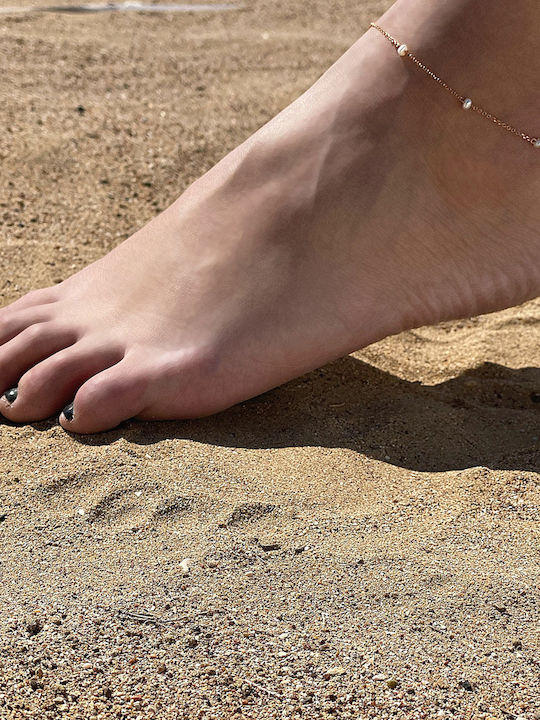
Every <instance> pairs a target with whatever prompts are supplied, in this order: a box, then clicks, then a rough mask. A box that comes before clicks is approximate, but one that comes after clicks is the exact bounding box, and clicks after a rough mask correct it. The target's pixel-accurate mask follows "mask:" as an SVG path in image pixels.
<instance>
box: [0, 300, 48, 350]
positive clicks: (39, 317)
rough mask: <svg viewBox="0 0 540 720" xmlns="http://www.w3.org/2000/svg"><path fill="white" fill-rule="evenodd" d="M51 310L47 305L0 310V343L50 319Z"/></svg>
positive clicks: (2, 343)
mask: <svg viewBox="0 0 540 720" xmlns="http://www.w3.org/2000/svg"><path fill="white" fill-rule="evenodd" d="M51 315H52V314H51V310H50V308H49V307H47V305H40V306H38V307H28V308H23V309H20V310H16V309H12V308H11V307H8V308H5V312H4V310H0V345H4V344H5V343H7V342H9V341H10V340H12V339H13V338H14V337H17V335H19V334H20V333H22V332H23V331H24V330H26V329H27V328H29V327H31V326H32V325H38V324H39V323H45V322H47V321H48V320H50V319H51Z"/></svg>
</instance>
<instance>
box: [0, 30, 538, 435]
mask: <svg viewBox="0 0 540 720" xmlns="http://www.w3.org/2000/svg"><path fill="white" fill-rule="evenodd" d="M494 148H496V149H497V150H496V152H494ZM539 161H540V151H536V150H533V149H531V147H529V146H527V145H526V144H525V143H520V141H519V140H518V139H517V138H515V137H513V136H511V135H510V134H507V133H505V132H503V131H502V130H500V128H496V127H494V126H491V125H490V124H488V123H487V122H486V121H485V120H483V119H482V118H479V117H477V116H474V117H473V116H471V115H470V114H467V113H461V114H460V111H459V109H456V107H455V101H454V99H453V98H451V97H447V96H446V95H445V93H444V92H442V91H441V90H440V88H438V87H437V86H436V85H435V84H434V83H432V82H431V81H430V80H429V79H428V78H425V77H420V76H419V75H418V74H415V73H411V72H410V69H408V68H405V67H404V65H403V63H402V61H401V60H400V59H399V58H398V57H397V56H396V54H395V51H394V50H393V48H392V47H391V46H390V45H389V44H388V43H387V41H386V40H384V38H382V37H381V36H380V35H378V33H377V32H376V31H375V30H371V31H368V32H367V33H366V35H364V36H363V37H362V38H361V39H360V40H359V41H358V42H357V43H356V44H355V45H354V46H353V48H351V50H349V51H348V52H347V53H346V54H345V55H344V56H343V57H342V58H340V60H338V62H337V63H336V64H335V65H333V66H332V68H330V70H329V71H328V72H327V73H325V75H323V76H322V78H320V79H319V80H318V81H317V83H316V84H315V85H314V86H313V87H312V88H311V89H310V90H309V91H308V92H307V93H305V94H304V95H303V96H302V97H301V98H299V99H298V100H297V101H295V102H294V103H293V104H292V105H290V106H289V107H288V108H286V109H285V110H284V111H283V112H282V113H280V114H279V115H278V116H277V117H276V118H274V120H272V121H271V122H270V123H268V124H267V125H265V126H264V127H263V128H261V130H259V131H258V132H257V133H255V135H253V136H252V137H251V138H250V139H249V140H247V141H246V142H245V143H244V144H242V145H241V146H240V147H239V148H237V149H236V150H235V151H233V152H232V153H230V154H229V155H228V156H227V157H226V158H224V159H223V160H222V161H221V162H220V163H218V165H216V166H215V167H214V168H213V169H212V170H211V171H210V172H208V173H207V174H206V175H204V176H203V177H202V178H201V179H200V180H198V181H197V182H196V183H194V184H193V185H192V186H191V187H190V188H188V190H187V191H186V192H185V193H184V194H183V195H182V196H181V197H180V198H179V199H178V200H177V201H176V202H175V203H174V204H173V205H172V206H171V207H170V208H168V210H166V211H165V212H164V213H162V214H161V215H160V216H158V217H157V218H155V219H154V220H153V221H152V222H150V223H149V224H148V225H147V226H146V227H144V228H143V229H142V230H140V231H139V232H137V233H136V234H135V235H133V236H132V237H131V238H129V239H128V240H126V241H125V242H124V243H123V244H121V245H119V246H118V247H117V248H116V249H114V250H113V251H112V252H111V253H109V254H108V255H107V256H105V257H104V258H102V259H101V260H98V261H97V262H95V263H93V264H92V265H90V266H88V267H87V268H85V269H84V270H82V271H81V272H78V273H77V274H75V275H73V276H72V277H70V278H68V279H67V280H65V281H64V282H63V283H61V284H60V285H57V286H55V287H51V288H47V289H42V290H37V291H34V292H31V293H29V294H27V295H25V296H24V297H22V298H21V299H20V300H17V301H16V302H14V303H12V304H11V305H9V306H7V307H5V308H3V309H1V310H0V392H5V394H4V396H3V397H2V399H1V400H0V411H1V412H2V414H3V415H5V417H7V418H9V419H10V420H13V421H16V422H28V421H34V420H39V419H43V418H46V417H48V416H50V415H52V414H54V413H55V412H58V411H59V410H60V409H61V408H62V407H64V406H65V405H66V404H67V403H70V405H68V407H67V409H65V410H64V413H63V414H62V415H60V422H61V424H62V425H63V427H65V428H66V429H69V430H70V431H73V432H77V433H92V432H98V431H102V430H107V429H109V428H112V427H114V426H116V425H118V424H119V423H120V422H121V421H123V420H125V419H128V418H132V417H138V418H143V419H180V418H188V417H197V416H203V415H207V414H211V413H215V412H218V411H220V410H223V409H225V408H227V407H229V406H231V405H233V404H235V403H237V402H240V401H242V400H245V399H247V398H250V397H253V396H255V395H257V394H259V393H262V392H264V391H266V390H269V389H270V388H272V387H275V386H277V385H279V384H281V383H283V382H285V381H287V380H289V379H291V378H294V377H296V376H298V375H300V374H302V373H305V372H307V371H309V370H311V369H313V368H316V367H319V366H321V365H322V364H324V363H326V362H328V361H330V360H333V359H335V358H337V357H340V356H342V355H345V354H347V353H349V352H352V351H354V350H356V349H358V348H360V347H362V346H365V345H367V344H369V343H371V342H374V341H376V340H378V339H380V338H382V337H384V336H386V335H388V334H391V333H396V332H399V331H401V330H403V329H406V328H411V327H415V326H419V325H424V324H431V323H435V322H437V321H439V320H442V319H449V318H456V317H463V316H471V315H475V314H478V313H482V312H489V311H494V310H498V309H502V308H504V307H507V306H510V305H513V304H517V303H520V302H523V301H525V300H526V299H529V298H532V297H534V296H536V295H537V294H539V292H540V241H539V237H538V228H539V227H540V204H539V203H538V197H540V192H539V190H540V173H539V168H540V165H539ZM72 400H73V404H72V405H71V401H72Z"/></svg>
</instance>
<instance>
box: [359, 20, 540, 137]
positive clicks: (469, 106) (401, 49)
mask: <svg viewBox="0 0 540 720" xmlns="http://www.w3.org/2000/svg"><path fill="white" fill-rule="evenodd" d="M370 25H371V27H372V28H375V30H378V31H379V32H380V33H381V34H382V35H384V37H385V38H386V39H387V40H390V42H391V43H392V45H393V46H394V47H395V48H396V50H397V54H398V55H399V56H400V57H403V58H405V57H408V58H410V59H411V60H412V61H413V63H415V64H416V65H418V67H419V68H420V69H421V70H423V71H424V72H425V73H426V75H429V77H431V78H433V80H435V82H437V83H439V85H441V87H443V88H444V89H445V90H447V91H448V92H449V93H450V94H451V95H453V96H454V97H455V98H457V99H458V100H459V102H460V103H461V107H462V108H463V109H464V110H474V111H475V112H477V113H478V114H479V115H482V117H485V118H486V119H487V120H491V122H493V123H495V125H499V127H502V128H503V129H504V130H507V131H508V132H510V133H512V134H513V135H517V136H518V137H520V138H521V139H522V140H525V142H526V143H529V145H532V146H533V147H534V148H540V138H538V137H531V136H530V135H527V134H526V133H523V132H520V131H519V130H517V129H516V128H515V127H513V126H512V125H509V124H508V123H506V122H504V120H499V118H498V117H495V115H492V113H490V112H488V111H487V110H484V108H481V107H480V105H476V104H475V103H474V102H473V101H472V100H471V98H470V97H466V96H465V95H461V94H460V93H458V92H457V91H456V90H454V88H451V87H450V85H448V83H445V82H444V80H442V79H441V78H440V77H439V76H438V75H435V73H434V72H433V70H430V69H429V68H428V67H426V66H425V65H424V63H423V62H421V61H420V60H419V59H418V58H417V57H416V56H415V55H413V54H412V52H410V51H409V48H408V47H407V46H406V45H404V44H403V43H400V42H398V41H397V40H396V39H395V38H394V37H392V36H391V35H389V34H388V33H387V32H386V31H385V30H383V29H382V28H381V27H379V26H378V25H376V24H375V23H370Z"/></svg>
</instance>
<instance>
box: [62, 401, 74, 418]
mask: <svg viewBox="0 0 540 720" xmlns="http://www.w3.org/2000/svg"><path fill="white" fill-rule="evenodd" d="M62 414H63V415H64V417H65V418H66V420H73V403H69V405H66V407H65V408H64V409H63V410H62Z"/></svg>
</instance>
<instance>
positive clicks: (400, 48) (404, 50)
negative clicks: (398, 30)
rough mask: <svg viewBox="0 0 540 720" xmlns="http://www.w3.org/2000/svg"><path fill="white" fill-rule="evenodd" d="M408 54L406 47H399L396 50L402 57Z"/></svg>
mask: <svg viewBox="0 0 540 720" xmlns="http://www.w3.org/2000/svg"><path fill="white" fill-rule="evenodd" d="M408 52H409V48H408V47H407V46H406V45H400V46H399V47H398V49H397V54H398V55H400V56H401V57H404V56H405V55H406V54H407V53H408Z"/></svg>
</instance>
